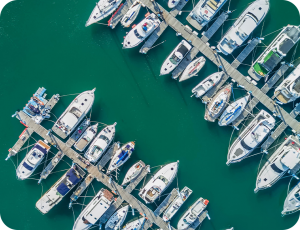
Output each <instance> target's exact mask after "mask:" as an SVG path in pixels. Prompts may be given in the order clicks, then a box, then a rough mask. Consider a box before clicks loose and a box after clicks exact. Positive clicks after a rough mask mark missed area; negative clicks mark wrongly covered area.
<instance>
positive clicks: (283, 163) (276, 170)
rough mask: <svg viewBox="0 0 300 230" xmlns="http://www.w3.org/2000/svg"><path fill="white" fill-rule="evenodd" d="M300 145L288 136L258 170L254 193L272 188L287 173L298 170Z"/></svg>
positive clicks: (299, 165)
mask: <svg viewBox="0 0 300 230" xmlns="http://www.w3.org/2000/svg"><path fill="white" fill-rule="evenodd" d="M299 147H300V143H299V142H298V140H296V139H295V138H293V137H292V136H290V137H289V138H288V139H287V140H286V141H285V142H284V143H282V145H281V146H280V147H279V148H278V149H277V150H276V151H275V152H274V154H273V155H272V156H271V157H270V158H269V159H268V161H267V162H266V163H265V165H264V166H263V167H262V169H261V170H260V172H259V174H258V176H257V180H256V187H255V189H254V192H255V193H256V192H258V191H259V190H263V189H267V188H270V187H271V186H273V185H274V184H275V183H276V182H277V181H278V180H279V179H280V178H282V177H283V176H284V174H286V173H287V172H288V171H290V172H295V173H296V172H297V171H298V170H299V169H300V150H299Z"/></svg>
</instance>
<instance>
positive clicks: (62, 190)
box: [57, 183, 70, 196]
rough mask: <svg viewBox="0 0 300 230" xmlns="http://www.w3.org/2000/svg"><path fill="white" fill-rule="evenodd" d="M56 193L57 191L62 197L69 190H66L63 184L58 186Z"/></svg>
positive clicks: (66, 187)
mask: <svg viewBox="0 0 300 230" xmlns="http://www.w3.org/2000/svg"><path fill="white" fill-rule="evenodd" d="M57 191H58V192H59V193H60V194H61V195H62V196H64V195H66V194H67V193H68V192H69V191H70V189H69V188H68V186H67V185H65V184H64V183H61V184H60V185H58V187H57Z"/></svg>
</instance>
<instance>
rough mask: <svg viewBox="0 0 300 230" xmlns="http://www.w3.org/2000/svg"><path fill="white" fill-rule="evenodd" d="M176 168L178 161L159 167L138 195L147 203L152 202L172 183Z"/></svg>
mask: <svg viewBox="0 0 300 230" xmlns="http://www.w3.org/2000/svg"><path fill="white" fill-rule="evenodd" d="M177 170H178V162H174V163H170V164H167V165H165V166H164V167H163V168H161V169H160V170H159V171H158V172H157V173H156V174H155V175H154V176H153V177H152V178H151V180H150V181H149V182H148V183H147V184H146V185H145V187H144V188H143V189H141V191H140V192H139V196H140V197H141V198H142V199H143V200H144V201H145V202H146V203H147V204H149V203H152V202H154V201H155V200H156V199H157V198H158V197H159V196H160V195H161V194H162V193H163V192H164V191H165V190H166V189H167V188H168V187H169V185H170V184H171V183H172V181H173V180H174V178H175V176H176V174H177Z"/></svg>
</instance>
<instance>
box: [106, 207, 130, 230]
mask: <svg viewBox="0 0 300 230" xmlns="http://www.w3.org/2000/svg"><path fill="white" fill-rule="evenodd" d="M128 210H129V205H126V206H124V207H122V208H120V209H119V210H117V211H116V212H115V213H114V214H113V215H112V216H111V217H110V218H109V220H108V221H107V223H106V225H105V229H111V230H119V229H121V226H122V224H123V223H124V221H125V219H126V216H127V213H128Z"/></svg>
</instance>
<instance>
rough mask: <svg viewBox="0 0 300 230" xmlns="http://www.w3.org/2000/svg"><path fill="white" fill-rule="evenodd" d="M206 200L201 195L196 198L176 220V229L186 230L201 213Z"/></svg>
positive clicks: (205, 205)
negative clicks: (177, 220)
mask: <svg viewBox="0 0 300 230" xmlns="http://www.w3.org/2000/svg"><path fill="white" fill-rule="evenodd" d="M208 202H209V201H208V200H205V199H203V198H202V197H201V198H200V199H198V200H197V201H196V202H195V203H194V204H193V205H192V206H191V207H190V208H189V209H188V210H187V211H186V213H184V215H183V216H182V217H181V219H180V220H179V222H178V225H177V229H178V230H186V229H187V228H188V227H189V226H190V225H191V224H192V223H194V222H195V221H196V220H197V218H198V217H199V216H200V215H201V213H202V212H203V211H204V210H205V208H206V207H207V205H208Z"/></svg>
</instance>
